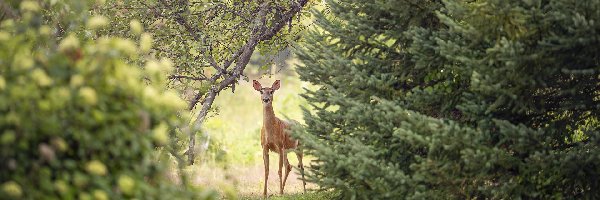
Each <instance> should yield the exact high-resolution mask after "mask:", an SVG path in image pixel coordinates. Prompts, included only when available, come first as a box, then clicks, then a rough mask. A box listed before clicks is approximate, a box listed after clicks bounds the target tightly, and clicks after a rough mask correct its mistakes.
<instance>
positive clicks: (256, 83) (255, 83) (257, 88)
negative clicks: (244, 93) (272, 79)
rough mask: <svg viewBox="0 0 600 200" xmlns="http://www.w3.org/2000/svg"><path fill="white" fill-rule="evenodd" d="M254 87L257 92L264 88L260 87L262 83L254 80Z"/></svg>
mask: <svg viewBox="0 0 600 200" xmlns="http://www.w3.org/2000/svg"><path fill="white" fill-rule="evenodd" d="M252 86H253V87H254V89H255V90H256V91H260V89H262V86H261V85H260V83H259V82H258V81H256V80H252Z"/></svg>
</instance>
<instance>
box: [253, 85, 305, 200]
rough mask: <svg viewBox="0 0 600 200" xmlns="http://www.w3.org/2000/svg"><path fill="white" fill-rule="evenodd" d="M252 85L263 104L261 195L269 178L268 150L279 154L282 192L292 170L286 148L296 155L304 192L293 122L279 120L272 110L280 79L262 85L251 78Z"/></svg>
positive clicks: (301, 165) (299, 150)
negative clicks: (262, 177)
mask: <svg viewBox="0 0 600 200" xmlns="http://www.w3.org/2000/svg"><path fill="white" fill-rule="evenodd" d="M252 82H253V84H252V85H253V87H254V89H255V90H256V91H259V92H260V97H261V101H262V105H263V126H262V128H261V129H260V144H261V146H262V151H263V161H264V165H265V185H264V190H263V196H264V197H267V183H268V180H269V151H272V152H275V153H278V154H279V171H278V175H279V193H280V194H283V189H284V188H285V182H286V180H287V177H288V175H289V173H290V171H291V170H292V166H291V165H290V163H289V161H288V159H287V153H288V152H287V150H294V152H295V153H296V156H297V157H298V168H299V169H300V174H302V183H303V188H304V192H305V193H306V182H305V179H304V165H303V164H302V157H303V153H302V149H301V148H299V146H300V141H298V140H296V139H294V138H292V137H291V135H290V131H291V126H293V125H294V124H293V123H292V122H288V121H285V120H281V119H279V118H277V117H276V116H275V113H274V112H273V94H274V93H275V91H277V90H278V89H279V87H280V81H279V80H276V81H275V82H274V83H273V85H272V86H271V87H270V88H268V87H262V85H261V84H260V82H258V81H256V80H252ZM283 166H285V174H284V177H283V180H282V171H281V170H282V167H283Z"/></svg>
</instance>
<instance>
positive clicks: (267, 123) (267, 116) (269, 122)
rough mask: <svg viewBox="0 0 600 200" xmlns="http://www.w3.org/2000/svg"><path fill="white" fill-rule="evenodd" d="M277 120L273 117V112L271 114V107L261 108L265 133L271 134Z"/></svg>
mask: <svg viewBox="0 0 600 200" xmlns="http://www.w3.org/2000/svg"><path fill="white" fill-rule="evenodd" d="M276 121H277V118H276V117H275V112H273V106H272V105H268V106H265V107H264V108H263V126H264V127H265V129H267V131H269V132H271V130H272V129H273V128H274V126H275V122H276Z"/></svg>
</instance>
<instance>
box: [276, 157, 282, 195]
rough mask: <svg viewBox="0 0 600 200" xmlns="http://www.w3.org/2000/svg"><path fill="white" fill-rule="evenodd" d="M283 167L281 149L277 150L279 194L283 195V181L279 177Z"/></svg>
mask: <svg viewBox="0 0 600 200" xmlns="http://www.w3.org/2000/svg"><path fill="white" fill-rule="evenodd" d="M282 167H283V148H281V147H280V148H279V171H277V173H278V174H279V194H283V179H282V177H281V175H282V174H281V168H282Z"/></svg>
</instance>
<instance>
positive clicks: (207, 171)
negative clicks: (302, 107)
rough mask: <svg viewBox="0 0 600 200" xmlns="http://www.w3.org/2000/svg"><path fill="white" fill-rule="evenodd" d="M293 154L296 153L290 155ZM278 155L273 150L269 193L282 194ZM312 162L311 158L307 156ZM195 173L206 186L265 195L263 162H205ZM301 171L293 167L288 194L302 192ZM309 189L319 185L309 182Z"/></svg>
mask: <svg viewBox="0 0 600 200" xmlns="http://www.w3.org/2000/svg"><path fill="white" fill-rule="evenodd" d="M290 155H292V154H290ZM277 157H278V155H277V154H274V153H272V154H271V155H270V157H269V160H270V161H271V162H270V165H269V168H270V169H269V180H268V185H267V186H268V187H267V190H268V194H269V195H275V196H279V177H278V175H277V170H278V158H277ZM305 162H306V163H308V162H310V160H308V159H305ZM290 163H291V164H292V165H293V166H296V165H297V160H295V159H290ZM191 175H192V177H193V179H192V180H193V183H194V184H197V185H203V186H206V187H210V188H213V189H216V190H219V191H221V192H223V190H227V189H229V190H233V191H235V192H236V193H237V194H238V195H239V196H240V197H244V198H253V197H262V191H263V185H264V168H263V165H262V164H256V165H251V166H243V165H233V166H229V167H217V166H208V165H203V166H200V167H195V168H193V170H192V172H191ZM299 178H300V174H299V171H298V169H292V171H291V172H290V175H289V177H288V180H287V182H286V186H285V191H284V194H286V195H289V194H301V193H302V192H303V189H302V181H301V180H300V179H299ZM306 189H307V190H311V189H317V186H316V185H314V184H311V183H307V185H306Z"/></svg>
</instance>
